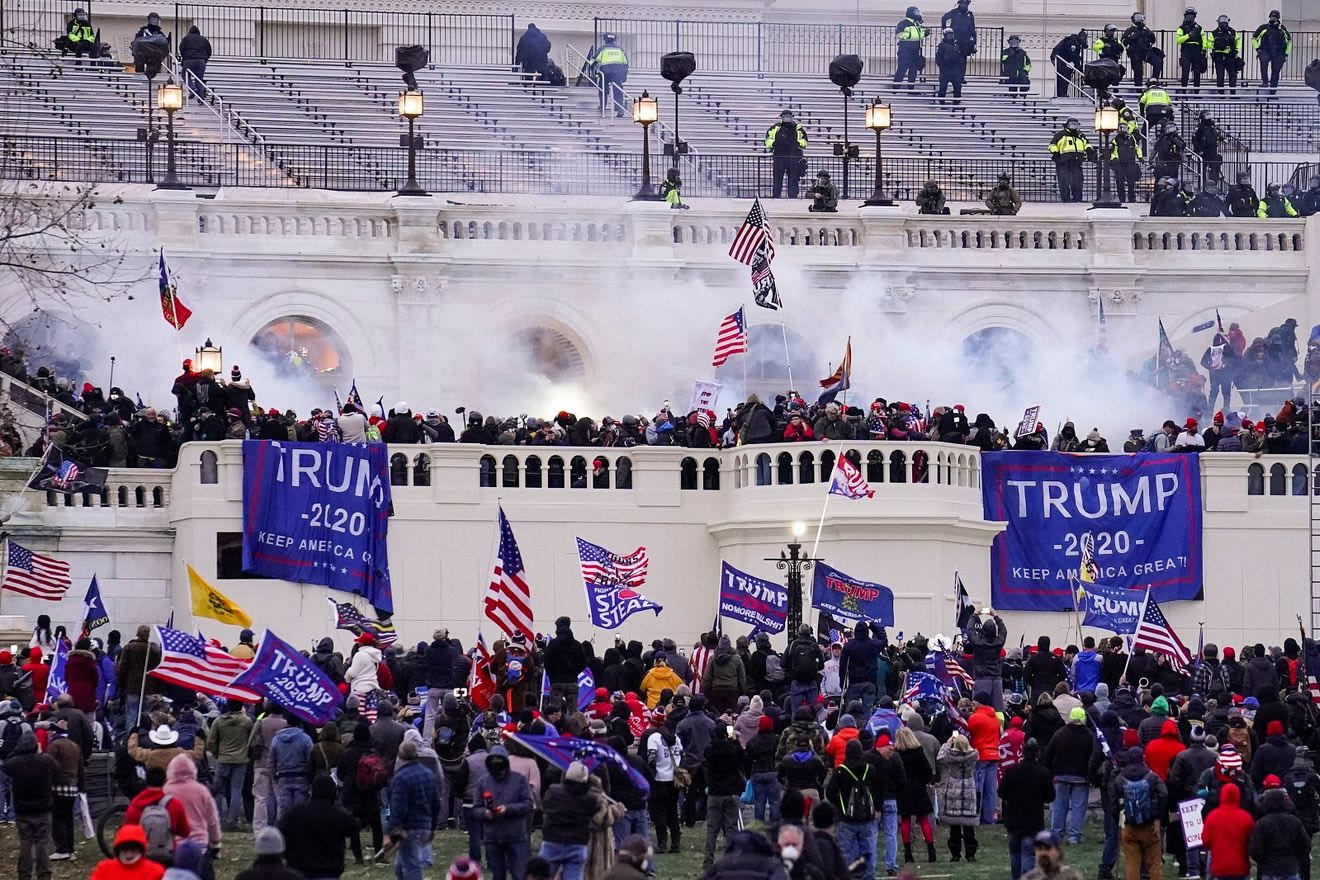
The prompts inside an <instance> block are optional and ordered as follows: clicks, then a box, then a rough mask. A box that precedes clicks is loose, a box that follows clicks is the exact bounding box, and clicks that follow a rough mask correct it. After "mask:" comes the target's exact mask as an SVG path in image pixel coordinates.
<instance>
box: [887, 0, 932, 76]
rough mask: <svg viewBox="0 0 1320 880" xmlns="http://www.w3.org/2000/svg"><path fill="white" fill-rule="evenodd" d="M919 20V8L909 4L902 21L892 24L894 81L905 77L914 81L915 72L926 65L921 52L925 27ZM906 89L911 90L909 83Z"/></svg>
mask: <svg viewBox="0 0 1320 880" xmlns="http://www.w3.org/2000/svg"><path fill="white" fill-rule="evenodd" d="M921 22H922V18H921V10H920V9H918V8H917V7H915V6H909V7H908V8H907V12H906V13H905V14H904V16H903V19H902V21H900V22H899V23H898V24H897V25H895V26H894V36H895V39H896V40H897V41H898V67H897V68H896V69H895V70H894V82H902V81H903V79H904V78H905V77H906V79H907V81H908V82H909V83H915V82H916V81H917V74H918V73H920V72H921V70H922V69H923V68H925V66H926V58H925V56H923V55H922V54H921V42H922V40H924V39H926V29H925V28H924V27H922V24H921ZM908 91H912V86H911V85H909V86H908Z"/></svg>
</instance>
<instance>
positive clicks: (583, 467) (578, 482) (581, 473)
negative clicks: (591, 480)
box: [568, 455, 587, 489]
mask: <svg viewBox="0 0 1320 880" xmlns="http://www.w3.org/2000/svg"><path fill="white" fill-rule="evenodd" d="M568 467H569V479H570V480H571V481H572V482H571V483H570V485H571V486H572V487H573V488H574V489H585V488H587V460H586V459H585V458H583V457H582V456H580V455H575V456H573V458H572V460H571V461H570V462H569V463H568Z"/></svg>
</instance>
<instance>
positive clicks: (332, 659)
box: [311, 637, 344, 684]
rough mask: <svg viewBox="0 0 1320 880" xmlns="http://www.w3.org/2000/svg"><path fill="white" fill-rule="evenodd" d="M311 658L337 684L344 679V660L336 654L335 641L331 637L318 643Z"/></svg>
mask: <svg viewBox="0 0 1320 880" xmlns="http://www.w3.org/2000/svg"><path fill="white" fill-rule="evenodd" d="M311 659H312V662H313V663H315V664H316V666H317V668H318V669H320V670H321V671H322V672H324V673H325V674H326V675H328V676H330V680H331V681H333V682H334V683H335V684H338V683H339V682H341V681H343V680H344V661H343V660H342V659H340V658H339V656H338V655H336V654H335V643H334V642H333V641H332V640H331V639H330V638H328V637H327V638H324V639H321V641H319V642H317V643H316V651H315V652H313V653H312V658H311Z"/></svg>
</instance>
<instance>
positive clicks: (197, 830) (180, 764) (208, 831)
mask: <svg viewBox="0 0 1320 880" xmlns="http://www.w3.org/2000/svg"><path fill="white" fill-rule="evenodd" d="M165 774H166V777H165V778H166V782H165V794H167V795H169V796H170V797H171V798H172V799H173V800H174V801H175V802H177V803H180V804H182V805H183V811H184V812H185V813H186V814H187V815H188V829H189V830H188V839H189V840H191V841H193V842H194V843H196V844H197V845H198V846H200V847H202V849H207V848H209V847H212V846H219V845H220V813H219V811H218V810H217V809H216V806H215V798H213V797H211V790H210V789H209V788H207V787H206V786H205V785H203V784H202V783H200V782H198V781H197V765H196V764H194V763H193V760H192V758H190V757H188V756H187V755H176V756H175V757H174V759H173V760H171V761H170V766H169V767H168V768H167V769H166V771H165Z"/></svg>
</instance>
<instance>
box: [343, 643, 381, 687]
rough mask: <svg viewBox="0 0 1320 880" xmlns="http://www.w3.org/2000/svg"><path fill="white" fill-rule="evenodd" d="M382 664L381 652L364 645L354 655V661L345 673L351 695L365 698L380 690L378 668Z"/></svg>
mask: <svg viewBox="0 0 1320 880" xmlns="http://www.w3.org/2000/svg"><path fill="white" fill-rule="evenodd" d="M379 664H380V650H379V649H377V648H374V647H372V646H371V645H363V646H361V647H360V648H358V650H357V653H356V654H354V655H353V660H352V662H351V663H349V664H348V669H347V670H346V671H345V672H344V681H346V682H348V686H349V693H351V694H353V695H356V696H363V695H365V694H369V693H371V692H372V691H375V690H379V689H380V679H379V678H378V677H377V674H376V667H377V666H378V665H379Z"/></svg>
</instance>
